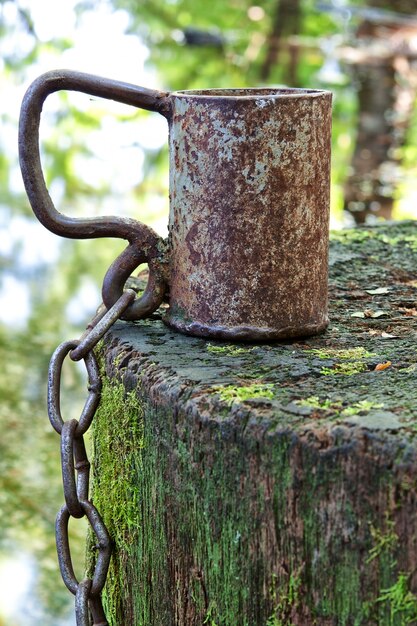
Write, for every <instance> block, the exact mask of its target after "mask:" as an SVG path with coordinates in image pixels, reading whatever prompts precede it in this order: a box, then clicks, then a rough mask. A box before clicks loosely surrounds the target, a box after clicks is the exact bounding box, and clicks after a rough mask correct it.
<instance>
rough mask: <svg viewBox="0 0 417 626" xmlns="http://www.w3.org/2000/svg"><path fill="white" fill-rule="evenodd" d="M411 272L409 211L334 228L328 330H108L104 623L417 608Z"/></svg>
mask: <svg viewBox="0 0 417 626" xmlns="http://www.w3.org/2000/svg"><path fill="white" fill-rule="evenodd" d="M416 269H417V227H416V226H415V223H404V224H398V225H395V224H393V225H390V226H385V227H374V228H367V229H364V228H358V229H355V230H352V231H347V232H345V233H336V234H335V238H334V239H333V241H332V244H331V255H330V303H331V306H330V316H331V324H330V327H329V328H328V330H327V331H326V332H325V333H324V334H322V335H321V336H316V337H311V338H309V339H303V340H299V341H292V342H287V343H285V342H284V343H275V344H270V345H251V344H240V345H230V344H225V343H222V342H214V341H211V342H210V343H209V342H207V341H204V340H203V339H197V338H192V337H186V336H183V335H180V334H178V333H175V332H173V331H171V330H169V329H168V328H166V327H165V326H164V325H163V323H162V322H161V321H160V320H159V319H152V320H148V321H144V322H139V323H123V322H120V323H118V324H117V325H116V326H115V327H114V329H113V330H112V331H110V332H109V333H108V334H107V335H106V337H105V341H104V345H103V347H102V357H103V369H104V371H105V375H106V377H105V385H104V392H103V400H102V403H101V406H100V410H99V414H98V416H97V418H96V419H95V421H94V449H95V454H94V471H95V475H94V503H95V505H96V506H97V507H98V509H99V510H100V511H101V512H102V513H103V515H104V519H105V523H106V525H107V526H108V527H109V529H110V532H111V535H112V536H113V538H114V541H115V552H114V556H113V558H112V565H111V570H110V576H109V579H108V582H107V584H106V595H105V604H106V608H107V612H108V614H109V617H110V623H111V624H112V625H116V624H118V625H119V626H120V625H121V624H123V625H124V626H145V625H146V626H162V625H163V626H171V625H172V626H174V625H175V626H197V625H198V626H201V625H202V624H209V625H211V626H236V625H238V624H239V626H280V625H281V626H282V625H286V626H290V625H291V624H292V625H295V626H301V625H302V626H309V625H314V624H317V625H320V626H330V625H334V626H348V625H354V624H357V625H359V624H361V625H363V624H364V625H366V624H369V625H371V624H378V625H380V626H385V625H386V626H394V625H397V624H398V625H401V624H413V623H416V621H417V550H416V547H417V545H416V544H417V498H416V485H417V483H416V476H417V474H416V470H417V454H416V432H417V431H416V402H417V390H416V385H415V374H416V371H417V352H416V346H415V337H416V330H417V328H416V319H417V318H416V316H417V309H416V308H415V302H416V296H417V281H416ZM259 306H268V303H267V302H262V303H259ZM90 558H91V560H93V559H94V549H93V548H92V549H91V551H90Z"/></svg>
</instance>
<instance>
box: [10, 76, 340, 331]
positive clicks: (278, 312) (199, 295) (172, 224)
mask: <svg viewBox="0 0 417 626" xmlns="http://www.w3.org/2000/svg"><path fill="white" fill-rule="evenodd" d="M61 89H65V90H75V91H82V92H85V93H88V94H90V95H94V96H99V97H104V98H108V99H112V100H116V101H119V102H123V103H126V104H130V105H133V106H136V107H141V108H144V109H147V110H151V111H156V112H158V113H160V114H161V115H163V116H164V117H166V118H167V120H168V124H169V148H170V217H169V237H168V242H165V241H164V240H162V239H161V238H160V237H159V236H158V235H157V234H156V233H155V232H154V231H153V230H152V229H151V228H150V227H149V226H146V225H144V224H142V223H140V222H137V221H136V220H132V219H128V218H120V217H101V218H86V219H81V218H70V217H68V216H65V215H62V214H61V213H59V212H58V211H57V210H56V209H55V207H54V205H53V203H52V200H51V198H50V196H49V194H48V191H47V188H46V184H45V181H44V177H43V174H42V168H41V162H40V155H39V138H38V135H39V123H40V115H41V110H42V105H43V102H44V101H45V99H46V97H47V96H48V95H49V94H50V93H53V92H55V91H58V90H61ZM331 99H332V96H331V93H330V92H327V91H320V90H312V89H275V88H261V89H209V90H200V91H177V92H173V93H165V92H159V91H155V90H150V89H145V88H143V87H138V86H135V85H131V84H128V83H121V82H118V81H114V80H109V79H105V78H99V77H96V76H91V75H88V74H83V73H80V72H72V71H68V70H61V71H54V72H48V73H47V74H44V75H42V76H40V77H39V78H38V79H37V80H36V81H34V83H32V85H31V86H30V87H29V89H28V91H27V93H26V95H25V98H24V101H23V104H22V111H21V120H20V132H19V149H20V161H21V168H22V173H23V178H24V182H25V187H26V190H27V193H28V196H29V199H30V202H31V205H32V208H33V210H34V213H35V214H36V216H37V217H38V219H39V220H40V221H41V222H42V224H43V225H44V226H45V227H46V228H48V229H49V230H51V231H52V232H54V233H56V234H58V235H60V236H63V237H70V238H80V239H81V238H82V239H84V238H94V237H109V236H110V237H121V238H123V239H127V240H128V241H129V244H130V245H129V246H128V247H127V248H126V250H125V251H124V252H123V253H122V254H121V256H120V257H119V258H118V259H117V260H116V261H115V262H114V263H113V265H112V266H111V268H110V269H109V271H108V272H107V274H106V277H105V279H104V283H103V301H104V303H105V305H106V306H107V307H108V308H109V307H110V306H112V305H113V304H114V302H115V301H116V300H117V298H118V297H119V296H120V295H121V293H122V291H123V286H124V284H125V282H126V280H127V278H128V277H129V275H130V274H131V273H132V272H133V271H134V270H135V268H136V267H138V265H139V264H141V263H144V262H146V263H148V265H149V281H148V285H147V287H146V290H145V292H144V294H143V295H142V296H141V297H140V298H138V299H137V300H135V302H133V303H132V304H131V305H130V307H129V309H128V310H127V312H126V314H125V315H124V317H125V319H140V318H142V317H145V316H146V315H149V314H150V313H151V312H152V311H154V310H155V309H156V308H157V307H158V306H159V305H160V304H161V302H162V299H163V297H164V292H165V290H166V287H167V285H169V308H168V310H167V312H166V314H165V318H164V321H165V322H166V323H167V324H168V325H169V326H171V327H173V328H175V329H177V330H179V331H181V332H184V333H187V334H191V335H198V336H202V337H218V338H227V339H232V340H244V341H248V340H273V339H284V338H291V337H301V336H307V335H311V334H315V333H318V332H321V331H323V330H324V329H325V327H326V326H327V324H328V316H327V277H328V269H327V254H328V252H327V251H328V228H329V226H328V225H329V196H330V136H331Z"/></svg>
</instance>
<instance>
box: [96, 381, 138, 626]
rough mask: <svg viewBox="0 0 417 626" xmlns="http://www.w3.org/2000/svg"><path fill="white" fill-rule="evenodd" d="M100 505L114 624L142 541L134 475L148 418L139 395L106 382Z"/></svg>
mask: <svg viewBox="0 0 417 626" xmlns="http://www.w3.org/2000/svg"><path fill="white" fill-rule="evenodd" d="M93 444H94V445H93V456H92V465H93V468H94V475H93V492H94V504H95V506H96V507H97V509H98V511H99V512H102V513H103V520H104V523H105V524H106V527H107V529H108V531H109V533H110V536H111V538H112V541H113V544H114V550H113V555H112V560H111V564H110V569H109V574H108V578H107V582H106V586H105V589H104V592H103V601H104V605H105V610H106V615H107V617H108V620H109V624H110V625H111V626H116V624H117V623H119V622H118V616H120V611H121V608H120V607H121V605H122V604H123V603H124V602H125V591H126V584H125V580H124V570H125V560H126V559H127V558H128V555H129V554H131V552H132V550H133V546H134V545H135V544H136V542H137V535H138V532H139V530H140V529H139V526H138V507H139V495H138V491H137V489H136V488H135V480H134V476H135V475H136V471H137V463H138V459H139V458H140V456H138V450H140V449H141V448H142V446H143V414H142V410H141V405H140V403H139V400H138V397H137V395H136V394H135V393H134V392H130V393H126V392H125V389H124V387H123V385H122V384H121V383H119V382H109V380H108V379H107V378H104V382H103V390H102V396H101V402H100V406H99V409H98V411H97V414H96V417H95V419H94V422H93ZM95 541H96V540H95V537H94V536H92V537H91V536H90V541H89V543H90V550H89V552H88V561H89V563H88V565H89V569H90V571H91V570H92V568H93V567H94V561H95V551H94V548H92V546H94V543H95Z"/></svg>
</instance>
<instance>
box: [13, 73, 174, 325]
mask: <svg viewBox="0 0 417 626" xmlns="http://www.w3.org/2000/svg"><path fill="white" fill-rule="evenodd" d="M62 89H65V90H69V91H81V92H83V93H87V94H90V95H93V96H98V97H100V98H107V99H110V100H116V101H117V102H122V103H124V104H129V105H132V106H136V107H140V108H142V109H147V110H150V111H157V112H158V113H160V114H161V115H164V116H165V117H166V116H167V115H168V112H169V99H168V94H166V93H165V92H161V91H156V90H153V89H146V88H144V87H138V86H136V85H131V84H129V83H122V82H120V81H116V80H111V79H109V78H102V77H100V76H92V75H90V74H84V73H82V72H73V71H70V70H55V71H52V72H47V73H45V74H43V75H42V76H39V78H37V79H36V80H35V81H34V82H33V83H32V84H31V85H30V87H29V88H28V90H27V92H26V94H25V97H24V99H23V102H22V107H21V112H20V120H19V158H20V167H21V170H22V176H23V181H24V184H25V188H26V193H27V195H28V198H29V201H30V203H31V206H32V209H33V212H34V213H35V215H36V217H37V218H38V219H39V221H40V222H41V223H42V224H43V225H44V226H45V228H47V229H48V230H50V231H51V232H53V233H55V234H56V235H59V236H61V237H68V238H71V239H93V238H97V237H118V238H121V239H126V240H127V241H128V242H129V244H130V245H129V246H128V247H127V249H126V250H125V251H124V252H123V253H122V254H121V255H120V257H119V258H118V259H117V260H116V261H115V262H114V263H113V265H112V267H111V268H110V270H109V272H110V276H109V279H110V280H108V281H107V282H106V283H105V285H104V286H103V301H104V303H105V305H106V306H107V308H110V307H112V306H113V304H114V303H115V302H116V301H117V300H118V298H119V297H120V296H121V295H122V291H123V283H122V284H120V280H121V278H124V279H126V278H127V276H129V274H130V273H132V272H133V271H134V270H135V269H136V267H137V266H138V265H139V264H140V263H148V264H149V271H150V286H149V288H148V289H147V290H146V292H145V294H144V297H143V299H142V298H139V299H138V300H136V301H135V302H133V303H132V304H131V306H130V307H129V310H128V311H126V312H125V316H126V319H140V318H141V317H144V316H146V315H148V314H149V313H151V312H152V311H154V310H155V309H156V308H157V307H158V306H159V305H160V304H161V302H162V299H163V296H164V292H165V276H164V263H160V262H158V261H159V259H160V257H161V256H162V255H163V254H164V250H165V248H164V245H163V241H162V239H161V238H160V237H159V236H158V235H157V234H156V232H155V231H154V230H153V229H152V228H150V227H149V226H146V225H145V224H142V223H141V222H138V221H136V220H133V219H130V218H122V217H95V218H73V217H68V216H67V215H62V214H61V213H59V212H58V211H57V210H56V208H55V206H54V204H53V202H52V199H51V197H50V195H49V193H48V190H47V187H46V183H45V179H44V176H43V172H42V165H41V158H40V152H39V124H40V117H41V112H42V107H43V104H44V102H45V100H46V98H47V97H48V95H50V94H52V93H54V92H56V91H59V90H62ZM119 277H121V278H119ZM118 278H119V280H117V279H118ZM111 280H112V281H113V286H112V290H111V293H109V290H110V288H109V287H108V285H109V282H110V281H111Z"/></svg>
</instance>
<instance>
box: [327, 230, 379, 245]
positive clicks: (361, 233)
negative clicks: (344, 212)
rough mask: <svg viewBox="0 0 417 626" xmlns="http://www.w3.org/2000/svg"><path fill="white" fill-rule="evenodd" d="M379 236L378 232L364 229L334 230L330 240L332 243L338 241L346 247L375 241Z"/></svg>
mask: <svg viewBox="0 0 417 626" xmlns="http://www.w3.org/2000/svg"><path fill="white" fill-rule="evenodd" d="M376 236H377V233H376V231H373V230H370V229H369V230H368V229H363V228H349V229H346V230H332V231H331V233H330V238H331V240H332V241H338V242H339V243H343V244H345V245H349V244H351V243H362V242H364V241H367V240H368V239H373V238H375V237H376Z"/></svg>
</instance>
